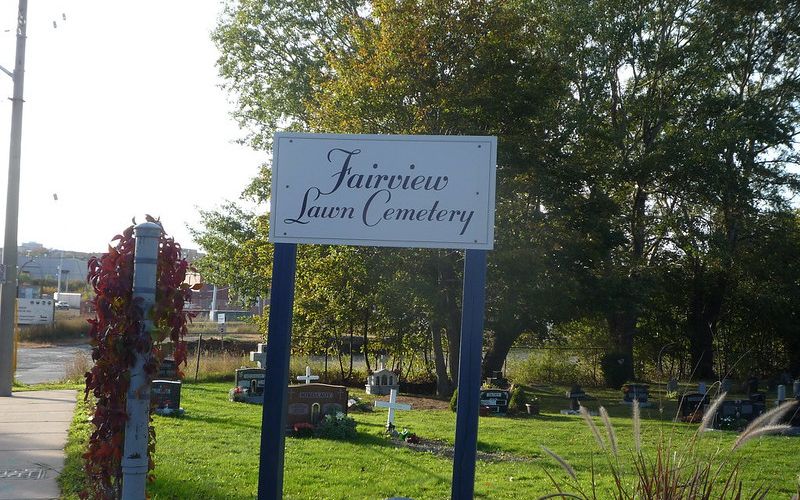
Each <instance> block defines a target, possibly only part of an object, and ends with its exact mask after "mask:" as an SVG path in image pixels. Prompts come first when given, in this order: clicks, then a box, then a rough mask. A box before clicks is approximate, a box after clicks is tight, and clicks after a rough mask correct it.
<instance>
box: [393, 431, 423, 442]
mask: <svg viewBox="0 0 800 500" xmlns="http://www.w3.org/2000/svg"><path fill="white" fill-rule="evenodd" d="M397 438H399V439H401V440H402V441H405V442H406V443H411V444H419V436H417V435H416V434H414V433H413V432H411V431H410V430H408V429H405V428H404V429H403V430H402V431H400V432H397Z"/></svg>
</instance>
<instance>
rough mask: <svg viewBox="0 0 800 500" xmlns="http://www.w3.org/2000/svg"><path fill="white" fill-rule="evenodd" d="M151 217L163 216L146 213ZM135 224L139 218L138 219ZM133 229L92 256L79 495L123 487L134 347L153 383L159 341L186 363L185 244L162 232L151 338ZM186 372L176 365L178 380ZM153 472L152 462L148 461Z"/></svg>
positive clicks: (112, 493) (113, 494)
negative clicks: (87, 413) (139, 295)
mask: <svg viewBox="0 0 800 500" xmlns="http://www.w3.org/2000/svg"><path fill="white" fill-rule="evenodd" d="M147 221H148V222H153V223H155V224H158V225H159V226H160V225H161V223H160V222H159V221H158V220H155V219H153V218H152V217H150V216H147ZM134 224H135V221H134ZM133 229H134V227H133V226H130V227H128V228H127V229H125V231H123V232H122V234H120V235H117V236H115V237H114V238H113V240H112V241H113V242H115V244H114V246H110V247H109V249H108V252H107V253H105V254H103V255H102V256H100V257H93V258H91V259H90V260H89V265H88V267H89V271H88V276H87V280H88V282H89V283H90V284H91V286H92V288H93V289H94V292H95V297H94V299H92V305H93V306H94V309H95V317H94V318H93V319H90V320H89V324H90V325H91V326H90V331H89V336H90V338H91V341H90V342H91V345H92V359H93V360H94V366H92V369H91V371H89V372H87V373H86V390H85V397H86V398H88V397H89V396H90V395H92V396H93V397H94V400H95V405H94V414H93V416H92V418H91V422H92V424H93V430H92V434H91V436H90V437H89V444H88V450H87V452H86V453H85V454H84V455H83V458H84V468H85V470H86V475H87V478H88V482H87V483H88V484H87V490H86V491H84V492H82V496H88V497H91V498H118V497H119V495H120V494H121V487H122V469H121V460H122V454H123V446H124V441H125V422H126V419H127V413H126V402H127V401H126V400H127V391H128V385H129V370H130V368H131V366H132V365H133V362H134V360H135V356H136V352H140V353H145V354H146V362H145V365H144V370H145V373H146V374H147V376H148V377H149V378H150V379H151V380H152V378H153V377H154V376H155V374H156V373H158V367H159V365H160V363H161V361H162V360H163V357H164V355H163V351H162V349H161V346H162V344H164V343H165V342H166V341H167V340H169V341H171V342H172V345H173V346H174V352H173V357H174V359H175V362H176V365H178V366H179V365H180V364H181V363H185V361H186V344H185V342H183V336H184V335H185V334H186V331H187V330H186V324H187V322H188V321H189V319H190V318H191V317H193V316H194V314H193V313H189V312H187V311H184V309H183V306H184V303H185V302H186V301H187V300H188V299H189V298H190V296H191V290H192V289H199V286H202V285H199V286H198V285H195V286H194V287H190V286H189V285H188V284H186V283H184V281H185V279H186V271H187V270H189V264H188V263H187V262H186V260H185V259H183V258H182V257H181V246H180V245H179V244H178V243H176V242H175V241H174V240H173V239H172V238H168V237H167V235H166V233H165V232H164V230H163V227H162V229H161V235H160V241H159V248H158V265H157V285H156V295H155V303H154V304H153V308H152V310H151V317H150V318H149V319H150V320H151V321H152V330H151V335H150V338H147V337H144V336H142V335H140V332H141V331H142V327H143V320H144V318H143V315H142V310H141V307H140V306H139V304H138V303H137V302H136V301H135V300H134V298H133V292H132V289H133V261H134V249H135V238H134V235H133ZM182 376H183V374H182V373H181V372H180V370H178V377H182ZM152 411H153V408H151V416H150V421H151V425H150V426H149V444H148V453H149V454H150V455H151V456H152V453H153V451H154V449H155V430H154V429H153V426H152ZM149 467H150V469H151V470H152V468H153V461H152V459H151V460H150V461H149Z"/></svg>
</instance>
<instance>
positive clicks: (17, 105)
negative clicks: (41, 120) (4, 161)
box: [0, 0, 28, 396]
mask: <svg viewBox="0 0 800 500" xmlns="http://www.w3.org/2000/svg"><path fill="white" fill-rule="evenodd" d="M27 18H28V0H19V11H18V14H17V50H16V56H15V60H14V71H13V72H11V71H9V70H7V69H6V68H3V67H2V66H0V70H2V71H3V73H5V74H7V75H8V76H10V77H11V79H12V80H14V97H12V98H11V102H12V105H11V143H10V146H9V153H8V194H7V197H6V234H5V241H4V245H3V268H4V269H5V276H3V280H2V282H1V283H0V396H11V386H12V384H13V382H14V354H15V352H14V351H15V350H16V345H14V330H15V328H16V325H15V324H14V317H15V315H16V309H17V222H18V219H19V164H20V156H21V151H22V103H23V100H22V88H23V84H24V82H25V38H26V37H25V32H26V28H27Z"/></svg>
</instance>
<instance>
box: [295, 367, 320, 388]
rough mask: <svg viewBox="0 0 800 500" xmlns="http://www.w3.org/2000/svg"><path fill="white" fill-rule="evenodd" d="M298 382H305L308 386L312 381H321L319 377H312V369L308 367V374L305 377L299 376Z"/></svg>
mask: <svg viewBox="0 0 800 500" xmlns="http://www.w3.org/2000/svg"><path fill="white" fill-rule="evenodd" d="M297 380H299V381H301V382H305V383H306V384H310V383H311V381H312V380H319V376H318V375H311V367H310V366H306V374H305V375H298V376H297Z"/></svg>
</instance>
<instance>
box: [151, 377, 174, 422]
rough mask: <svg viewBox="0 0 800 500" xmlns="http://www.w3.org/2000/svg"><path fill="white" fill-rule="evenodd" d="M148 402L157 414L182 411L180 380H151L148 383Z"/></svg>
mask: <svg viewBox="0 0 800 500" xmlns="http://www.w3.org/2000/svg"><path fill="white" fill-rule="evenodd" d="M150 404H151V405H152V406H155V408H156V410H155V411H156V413H157V414H159V415H169V414H172V413H175V412H182V409H181V382H180V380H153V382H152V383H151V384H150Z"/></svg>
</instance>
